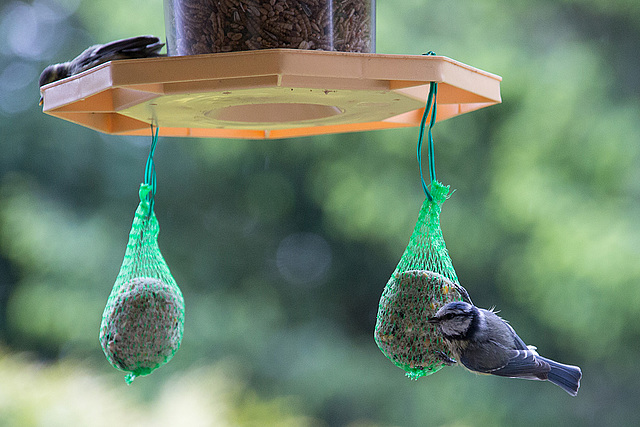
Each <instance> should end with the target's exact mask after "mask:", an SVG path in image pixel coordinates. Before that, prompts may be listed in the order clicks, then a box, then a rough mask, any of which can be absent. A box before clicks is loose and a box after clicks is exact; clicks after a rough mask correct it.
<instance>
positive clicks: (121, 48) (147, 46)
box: [76, 36, 164, 70]
mask: <svg viewBox="0 0 640 427" xmlns="http://www.w3.org/2000/svg"><path fill="white" fill-rule="evenodd" d="M162 46H164V43H161V42H160V39H158V38H157V37H155V36H138V37H131V38H128V39H122V40H115V41H112V42H109V43H107V44H103V45H95V46H92V47H90V48H89V49H87V50H85V51H84V52H83V53H82V54H80V55H79V56H78V58H76V61H77V64H76V65H77V66H78V68H79V69H81V70H85V69H89V68H91V67H95V66H96V65H99V64H102V63H105V62H108V61H113V60H115V59H128V58H145V57H148V56H157V55H158V51H159V50H160V49H162Z"/></svg>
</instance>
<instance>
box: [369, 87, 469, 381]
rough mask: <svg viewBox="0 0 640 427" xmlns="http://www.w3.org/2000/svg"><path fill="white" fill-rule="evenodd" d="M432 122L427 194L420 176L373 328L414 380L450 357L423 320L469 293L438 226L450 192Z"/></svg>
mask: <svg viewBox="0 0 640 427" xmlns="http://www.w3.org/2000/svg"><path fill="white" fill-rule="evenodd" d="M434 86H435V84H432V87H431V89H432V90H431V91H430V94H429V98H428V103H427V108H426V109H425V115H424V116H423V122H422V125H421V132H420V137H419V139H418V161H419V162H420V149H421V143H422V130H423V128H424V122H425V120H426V115H427V114H428V112H429V110H430V105H433V112H432V114H431V117H432V122H431V126H433V123H434V122H435V115H436V111H435V101H433V102H432V100H434V98H435V90H436V89H434ZM435 87H436V88H437V86H435ZM431 126H430V128H429V153H430V156H429V160H430V167H431V168H430V172H431V178H432V179H431V192H429V191H428V190H427V186H426V184H425V183H424V179H422V184H423V189H424V191H425V194H426V196H427V198H426V199H425V201H424V203H423V205H422V208H421V209H420V213H419V215H418V221H417V223H416V226H415V228H414V230H413V234H412V235H411V238H410V240H409V244H408V246H407V248H406V250H405V251H404V254H403V255H402V257H401V258H400V262H399V263H398V265H397V267H396V269H395V271H394V272H393V274H392V275H391V278H390V279H389V281H388V282H387V284H386V286H385V288H384V291H383V292H382V297H381V298H380V304H379V306H378V315H377V321H376V328H375V332H374V339H375V341H376V343H377V345H378V347H379V348H380V350H381V351H382V353H384V355H385V356H387V357H388V358H389V359H390V360H391V361H392V362H393V363H394V364H395V365H396V366H398V367H400V368H402V369H403V370H405V371H406V373H407V375H408V376H409V377H410V378H413V379H417V378H419V377H421V376H424V375H429V374H432V373H434V372H436V371H437V370H439V369H440V368H442V367H443V366H444V362H443V358H442V355H447V356H449V355H450V354H449V350H448V349H447V347H446V346H445V344H444V340H443V339H442V336H441V335H440V334H439V333H438V332H436V329H435V327H434V326H433V325H431V324H429V323H428V322H427V319H428V318H429V317H431V316H433V315H434V314H435V313H436V311H438V309H439V308H440V307H442V306H443V305H445V304H447V303H448V302H451V301H460V300H466V301H469V302H470V300H469V296H468V294H467V291H466V290H465V289H464V288H463V287H462V286H460V284H459V283H458V278H457V276H456V272H455V270H454V269H453V264H452V263H451V258H450V257H449V253H448V251H447V248H446V246H445V242H444V238H443V236H442V230H441V229H440V212H441V209H442V204H443V203H444V201H445V200H446V199H447V197H448V195H449V186H444V185H442V184H441V183H439V182H438V181H436V180H435V170H434V169H433V142H432V141H433V139H432V136H431ZM420 176H421V177H422V168H421V170H420Z"/></svg>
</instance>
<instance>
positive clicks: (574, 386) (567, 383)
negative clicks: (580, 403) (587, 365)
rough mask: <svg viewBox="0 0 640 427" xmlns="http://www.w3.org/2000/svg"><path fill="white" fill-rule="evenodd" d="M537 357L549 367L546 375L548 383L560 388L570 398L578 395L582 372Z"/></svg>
mask: <svg viewBox="0 0 640 427" xmlns="http://www.w3.org/2000/svg"><path fill="white" fill-rule="evenodd" d="M537 357H538V358H539V359H541V360H544V361H545V362H547V363H548V364H549V366H551V371H549V373H548V380H549V381H551V382H552V383H554V384H555V385H557V386H560V387H562V388H563V389H564V391H566V392H567V393H569V394H570V395H572V396H575V395H576V394H578V389H579V388H580V379H581V378H582V371H581V370H580V368H579V367H577V366H572V365H565V364H563V363H558V362H555V361H553V360H550V359H547V358H545V357H542V356H537Z"/></svg>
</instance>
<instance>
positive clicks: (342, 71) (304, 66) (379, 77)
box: [41, 49, 502, 139]
mask: <svg viewBox="0 0 640 427" xmlns="http://www.w3.org/2000/svg"><path fill="white" fill-rule="evenodd" d="M501 80H502V79H501V78H500V77H499V76H497V75H495V74H491V73H488V72H486V71H482V70H478V69H476V68H473V67H470V66H468V65H465V64H462V63H460V62H458V61H455V60H453V59H450V58H447V57H443V56H427V55H419V56H416V55H386V54H370V53H347V52H327V51H311V50H299V49H265V50H257V51H242V52H229V53H214V54H207V55H193V56H173V57H159V58H145V59H130V60H118V61H112V62H108V63H106V64H102V65H100V66H98V67H95V68H92V69H90V70H87V71H85V72H83V73H81V74H77V75H75V76H71V77H68V78H66V79H64V80H60V81H57V82H53V83H51V84H48V85H46V86H43V87H42V88H41V92H42V95H43V98H44V104H43V111H44V112H45V113H47V114H50V115H52V116H56V117H59V118H61V119H64V120H68V121H71V122H73V123H77V124H80V125H82V126H86V127H88V128H91V129H95V130H98V131H100V132H104V133H108V134H120V135H149V125H150V124H151V123H153V124H156V125H158V126H159V127H160V134H161V135H163V136H192V137H219V138H249V139H265V138H289V137H300V136H307V135H320V134H329V133H340V132H354V131H364V130H374V129H388V128H396V127H407V126H417V125H419V123H420V119H421V117H422V114H423V112H424V104H425V101H426V98H427V94H428V91H429V83H430V82H437V83H438V99H437V101H438V113H437V117H436V119H437V120H444V119H447V118H449V117H454V116H457V115H459V114H463V113H467V112H469V111H474V110H477V109H480V108H483V107H487V106H490V105H493V104H497V103H499V102H501V99H500V81H501Z"/></svg>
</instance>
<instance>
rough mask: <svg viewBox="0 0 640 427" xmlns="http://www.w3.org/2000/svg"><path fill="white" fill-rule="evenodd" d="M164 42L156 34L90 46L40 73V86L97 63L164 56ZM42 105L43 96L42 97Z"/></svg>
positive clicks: (84, 69) (79, 71)
mask: <svg viewBox="0 0 640 427" xmlns="http://www.w3.org/2000/svg"><path fill="white" fill-rule="evenodd" d="M163 46H164V43H161V42H160V39H159V38H158V37H155V36H138V37H131V38H128V39H122V40H116V41H112V42H110V43H107V44H96V45H93V46H91V47H88V48H87V49H85V50H84V52H82V53H81V54H80V55H78V56H76V57H75V58H74V59H72V60H71V61H69V62H63V63H61V64H53V65H49V66H47V67H46V68H45V69H44V70H43V71H42V74H40V81H39V83H40V87H42V86H44V85H46V84H49V83H52V82H55V81H57V80H61V79H64V78H66V77H69V76H73V75H74V74H78V73H81V72H83V71H86V70H88V69H90V68H93V67H95V66H97V65H100V64H103V63H105V62H109V61H114V60H117V59H135V58H148V57H155V56H163V55H161V54H159V53H158V52H159V51H160V49H162V47H163ZM40 105H42V96H41V97H40Z"/></svg>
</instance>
